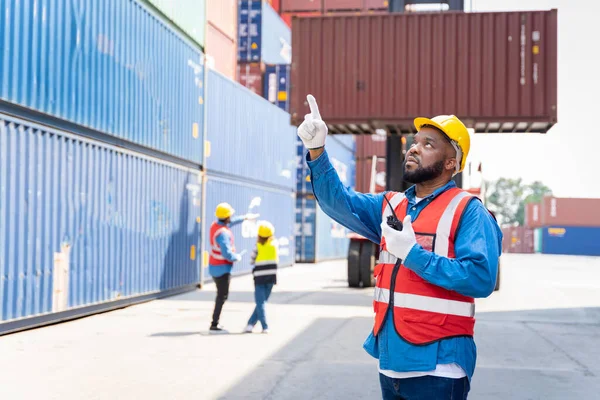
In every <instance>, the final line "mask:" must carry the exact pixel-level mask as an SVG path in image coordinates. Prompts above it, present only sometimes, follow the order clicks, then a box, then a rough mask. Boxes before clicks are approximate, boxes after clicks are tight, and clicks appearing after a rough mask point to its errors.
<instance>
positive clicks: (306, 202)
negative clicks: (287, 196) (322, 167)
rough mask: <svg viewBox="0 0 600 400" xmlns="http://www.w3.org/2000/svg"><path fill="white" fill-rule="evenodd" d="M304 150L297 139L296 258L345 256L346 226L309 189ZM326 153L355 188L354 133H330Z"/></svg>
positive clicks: (316, 260)
mask: <svg viewBox="0 0 600 400" xmlns="http://www.w3.org/2000/svg"><path fill="white" fill-rule="evenodd" d="M306 153H307V150H306V148H305V147H304V146H303V144H302V142H301V141H300V140H298V141H297V162H298V165H297V181H296V184H297V187H296V190H297V194H296V233H295V234H296V261H297V262H319V261H323V260H327V259H340V258H346V257H347V255H348V244H349V239H348V233H349V232H348V230H347V229H346V228H344V227H343V226H341V225H340V224H338V223H337V222H335V221H333V220H332V219H331V218H329V217H328V216H327V215H326V214H325V213H324V212H323V211H322V210H321V208H320V207H319V205H318V204H317V202H316V199H315V196H314V195H313V193H312V186H311V183H310V171H309V169H308V166H307V164H306V159H305V157H306ZM327 153H328V155H329V159H330V160H331V163H332V164H333V167H334V168H335V169H336V171H337V173H338V175H339V177H340V180H341V181H342V183H343V184H344V185H345V186H347V187H350V188H354V182H355V143H354V137H353V136H343V137H339V136H330V137H329V138H328V139H327Z"/></svg>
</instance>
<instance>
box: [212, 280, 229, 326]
mask: <svg viewBox="0 0 600 400" xmlns="http://www.w3.org/2000/svg"><path fill="white" fill-rule="evenodd" d="M213 280H214V281H215V285H217V298H216V299H215V310H214V311H213V317H212V324H211V325H210V326H211V327H216V326H217V325H219V318H220V317H221V310H223V304H225V300H227V296H229V283H230V282H231V274H224V275H222V276H219V277H213Z"/></svg>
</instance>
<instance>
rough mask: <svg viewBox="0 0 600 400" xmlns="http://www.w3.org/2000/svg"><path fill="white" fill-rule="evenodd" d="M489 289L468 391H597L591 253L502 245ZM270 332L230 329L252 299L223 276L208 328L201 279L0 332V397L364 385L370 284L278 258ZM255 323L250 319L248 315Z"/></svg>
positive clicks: (599, 329)
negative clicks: (108, 307)
mask: <svg viewBox="0 0 600 400" xmlns="http://www.w3.org/2000/svg"><path fill="white" fill-rule="evenodd" d="M502 259H503V260H502V265H503V270H502V283H501V290H500V292H496V293H494V294H493V295H492V296H491V297H489V298H487V299H483V300H478V304H477V307H478V315H477V319H478V323H477V329H476V341H477V345H478V350H479V359H478V369H477V371H476V372H475V376H474V381H473V387H472V390H471V395H470V397H469V398H472V399H565V398H573V399H591V398H596V396H597V394H598V392H600V363H598V360H600V346H599V345H598V343H599V341H598V340H599V339H600V258H586V257H567V256H543V255H516V254H506V255H504V256H502ZM279 282H280V284H278V285H277V286H276V287H275V290H274V293H273V296H272V299H271V301H270V304H269V305H268V309H267V312H268V318H269V323H270V328H271V333H270V334H269V335H263V334H260V333H254V334H252V335H243V334H238V332H240V331H241V330H242V328H243V327H244V325H245V323H246V320H247V318H248V317H249V315H250V313H251V311H252V308H253V305H254V304H253V301H254V300H253V292H252V290H253V285H252V280H251V277H250V276H243V277H238V278H236V279H234V280H233V282H232V287H231V294H230V299H229V301H228V302H227V303H226V305H225V308H224V313H223V318H222V321H221V322H222V323H223V324H224V325H225V326H226V327H228V328H229V329H230V330H232V331H233V332H234V333H233V334H230V335H219V336H210V335H208V333H207V328H208V324H209V320H210V315H211V312H212V306H213V297H214V285H212V284H208V285H206V287H205V288H204V289H202V290H199V291H196V292H193V293H187V294H184V295H181V296H177V297H172V298H168V299H163V300H158V301H153V302H149V303H145V304H142V305H138V306H133V307H129V308H126V309H123V310H118V311H114V312H110V313H105V314H101V315H96V316H92V317H88V318H84V319H81V320H77V321H72V322H68V323H64V324H59V325H54V326H50V327H45V328H41V329H36V330H31V331H27V332H21V333H16V334H13V335H8V336H4V337H0V354H1V357H0V369H1V370H2V374H1V375H0V398H2V399H32V398H36V399H61V400H69V399H111V400H112V399H377V398H380V397H381V396H380V394H379V393H380V392H379V386H378V377H377V367H376V362H375V360H373V359H371V358H370V357H369V356H368V355H367V354H366V353H365V352H364V351H363V350H362V348H361V345H362V342H363V340H364V339H365V337H366V335H367V333H368V332H369V329H370V326H371V322H372V306H371V294H372V289H360V290H350V289H349V288H347V285H346V263H345V262H344V261H335V262H325V263H321V264H317V265H307V264H304V265H303V264H299V265H296V266H294V267H292V268H287V269H284V270H282V271H281V272H280V275H279ZM256 331H257V332H259V331H260V328H258V327H257V328H256Z"/></svg>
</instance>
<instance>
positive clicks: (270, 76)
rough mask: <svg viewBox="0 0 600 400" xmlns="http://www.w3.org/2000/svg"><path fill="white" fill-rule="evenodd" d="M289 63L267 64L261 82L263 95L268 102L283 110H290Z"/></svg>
mask: <svg viewBox="0 0 600 400" xmlns="http://www.w3.org/2000/svg"><path fill="white" fill-rule="evenodd" d="M290 76H291V66H290V65H267V66H266V67H265V76H264V78H263V83H264V85H265V87H264V92H263V95H264V96H265V98H266V99H267V100H269V102H271V103H273V104H275V105H276V106H277V107H279V108H281V109H282V110H283V111H285V112H289V111H290Z"/></svg>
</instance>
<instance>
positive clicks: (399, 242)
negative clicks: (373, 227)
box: [381, 215, 417, 261]
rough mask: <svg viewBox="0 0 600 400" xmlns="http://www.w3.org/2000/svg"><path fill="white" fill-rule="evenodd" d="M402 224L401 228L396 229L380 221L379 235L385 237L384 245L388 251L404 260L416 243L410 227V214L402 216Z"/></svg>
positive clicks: (413, 232)
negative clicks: (399, 229)
mask: <svg viewBox="0 0 600 400" xmlns="http://www.w3.org/2000/svg"><path fill="white" fill-rule="evenodd" d="M402 225H403V228H402V230H401V231H397V230H395V229H393V228H391V227H390V226H389V225H388V224H387V223H386V222H385V221H384V222H382V223H381V235H382V236H383V238H384V239H385V246H386V247H387V251H388V253H391V254H393V255H395V256H396V257H398V258H399V259H401V260H402V261H404V260H405V259H406V256H408V253H410V250H411V249H412V248H413V246H414V245H415V244H417V237H416V236H415V231H414V229H413V227H412V222H411V217H410V215H407V216H406V217H405V218H404V221H403V222H402Z"/></svg>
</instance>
